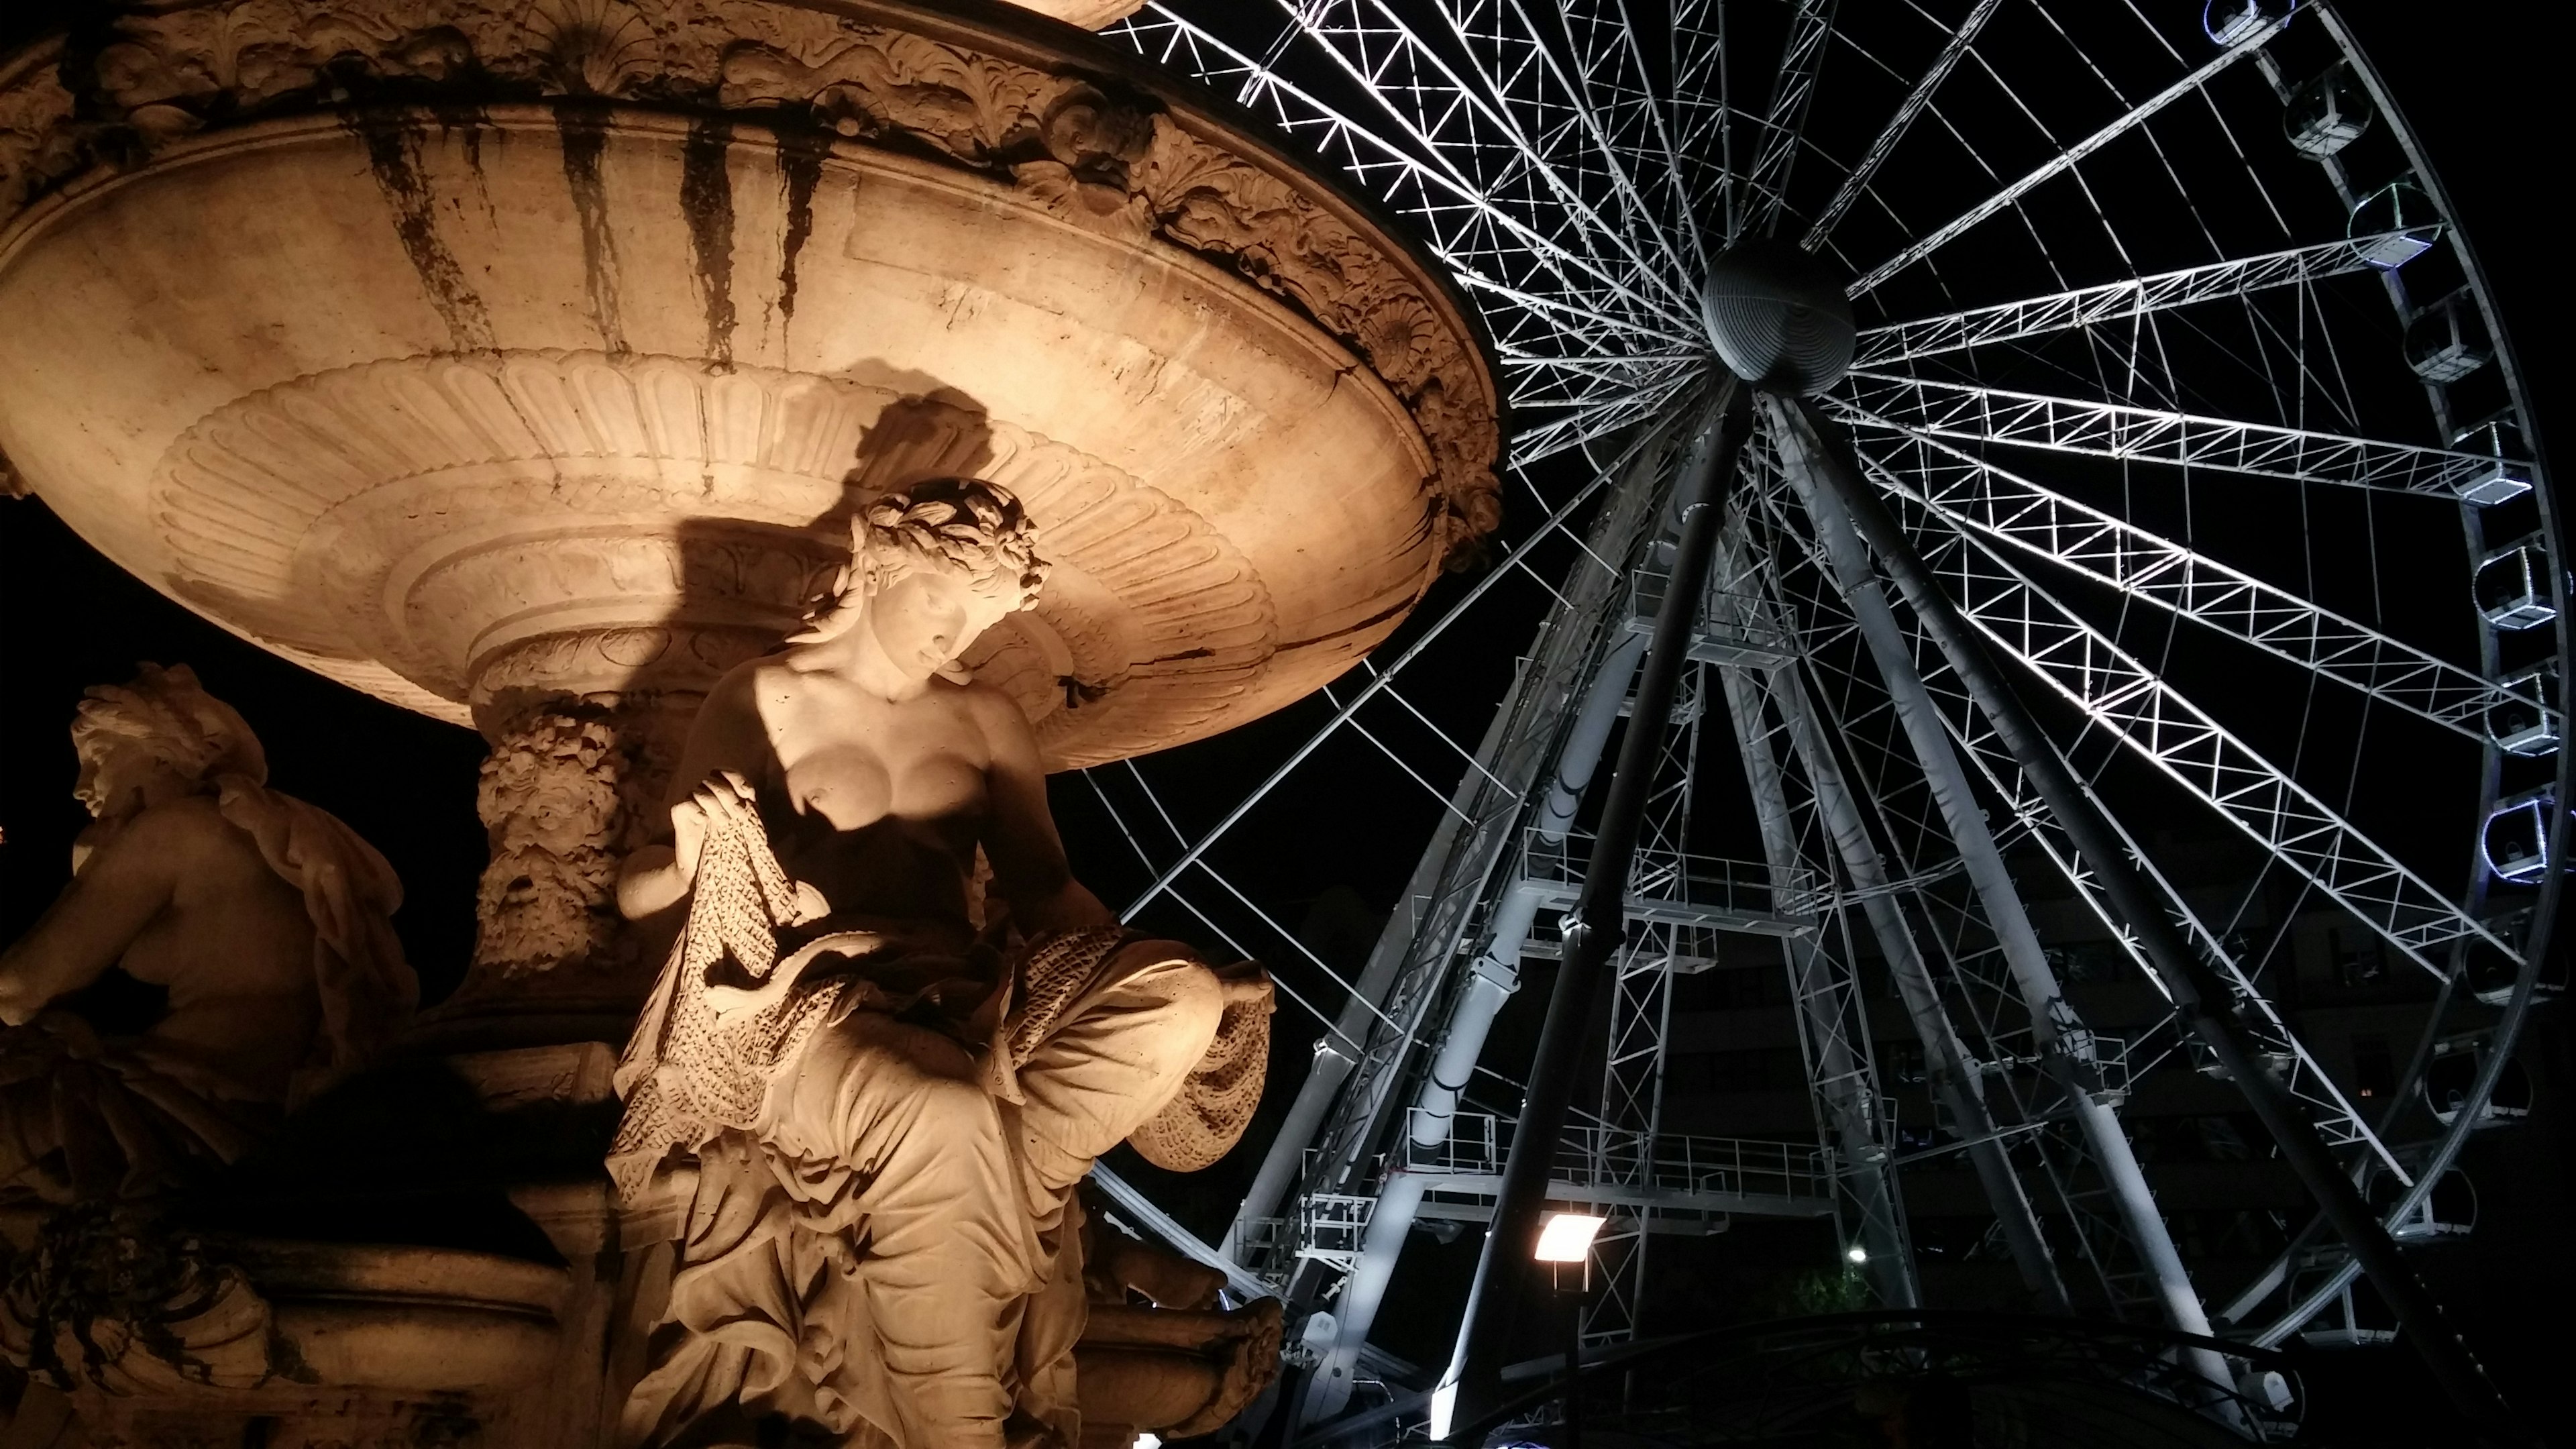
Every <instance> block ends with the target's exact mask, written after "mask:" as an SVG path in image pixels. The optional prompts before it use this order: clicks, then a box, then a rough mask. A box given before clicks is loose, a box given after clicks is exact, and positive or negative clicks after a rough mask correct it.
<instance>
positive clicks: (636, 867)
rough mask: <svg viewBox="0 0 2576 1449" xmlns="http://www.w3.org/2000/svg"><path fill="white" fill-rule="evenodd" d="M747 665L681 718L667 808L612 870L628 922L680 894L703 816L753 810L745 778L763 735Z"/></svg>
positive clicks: (756, 765) (694, 863)
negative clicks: (683, 727) (684, 724)
mask: <svg viewBox="0 0 2576 1449" xmlns="http://www.w3.org/2000/svg"><path fill="white" fill-rule="evenodd" d="M750 668H751V666H748V665H746V666H744V667H743V668H741V669H738V670H736V671H735V672H734V673H732V674H730V675H727V676H726V677H725V678H724V679H723V680H722V681H721V682H719V683H718V684H717V685H716V687H715V688H714V689H712V690H710V691H708V693H707V698H706V702H705V703H704V704H702V705H700V706H699V707H698V716H697V718H696V719H694V720H692V721H690V723H689V742H688V744H687V745H686V746H685V747H683V748H682V750H681V751H680V765H679V768H678V769H676V770H674V771H672V772H671V804H670V809H669V811H668V812H667V813H666V814H664V815H663V816H662V817H661V818H659V819H657V820H656V821H655V822H654V828H653V835H652V838H651V840H650V841H649V842H648V843H646V844H644V845H641V846H638V847H637V848H636V849H635V851H634V852H633V853H632V854H629V855H628V856H627V857H626V860H625V862H624V864H623V865H621V866H620V867H619V869H618V876H617V909H618V913H619V914H621V915H623V916H625V917H626V919H628V920H630V921H640V920H642V919H644V918H645V917H647V916H650V915H654V914H656V913H658V912H661V911H665V910H668V909H670V908H671V907H672V906H674V905H676V904H678V903H679V902H681V901H683V900H685V899H687V898H688V894H689V889H690V887H691V886H692V885H693V884H695V882H696V880H697V874H698V847H699V845H700V844H701V843H702V842H703V841H704V840H705V838H706V825H707V821H708V819H709V817H710V816H713V815H716V814H719V813H731V812H733V811H735V810H740V811H743V812H746V813H756V812H754V806H753V804H752V801H751V786H750V784H749V782H750V781H751V780H753V779H755V778H757V776H758V773H759V771H760V769H761V767H762V765H763V763H764V760H765V757H766V755H767V752H768V741H767V739H766V737H765V736H764V734H763V733H762V731H761V727H760V716H759V713H758V711H757V710H756V709H755V708H754V707H753V703H752V698H751V684H750V680H751V674H750Z"/></svg>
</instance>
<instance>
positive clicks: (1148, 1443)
mask: <svg viewBox="0 0 2576 1449" xmlns="http://www.w3.org/2000/svg"><path fill="white" fill-rule="evenodd" d="M1135 1449H1163V1436H1162V1435H1160V1434H1139V1435H1137V1436H1136V1444H1135Z"/></svg>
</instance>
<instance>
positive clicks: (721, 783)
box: [671, 770, 760, 890]
mask: <svg viewBox="0 0 2576 1449" xmlns="http://www.w3.org/2000/svg"><path fill="white" fill-rule="evenodd" d="M740 821H748V822H749V823H751V824H752V825H754V826H757V825H758V824H759V823H760V812H759V806H758V805H757V803H756V797H755V796H754V795H753V793H752V789H751V784H750V782H749V781H746V780H745V779H743V777H742V776H740V775H738V774H736V773H734V772H733V771H731V770H718V771H717V772H716V773H714V774H712V775H709V776H708V777H707V778H706V781H705V783H703V784H701V785H699V786H698V788H697V789H696V790H694V791H692V792H690V794H689V798H688V799H686V800H683V801H681V802H680V803H679V804H677V805H674V806H672V807H671V865H672V867H673V868H674V869H676V870H677V871H679V873H680V887H681V889H683V890H686V889H688V888H689V887H690V886H692V885H694V884H696V882H697V879H698V857H699V856H700V855H702V854H704V853H705V850H706V845H707V831H708V830H709V829H711V828H712V827H713V826H715V825H716V824H717V823H718V822H724V823H734V822H740Z"/></svg>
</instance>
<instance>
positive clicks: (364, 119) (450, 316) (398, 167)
mask: <svg viewBox="0 0 2576 1449" xmlns="http://www.w3.org/2000/svg"><path fill="white" fill-rule="evenodd" d="M343 124H344V125H346V126H348V127H349V129H351V130H352V131H354V132H356V133H357V136H358V138H359V139H360V140H361V141H363V142H364V143H365V144H366V147H367V169H368V170H369V171H371V172H373V173H374V175H375V178H376V189H377V190H379V191H381V192H383V193H384V197H385V203H386V204H387V205H388V206H390V207H392V208H393V214H394V235H395V236H396V237H398V238H399V239H400V240H401V242H402V248H403V254H404V255H405V256H407V257H409V258H410V259H411V268H412V271H413V272H415V273H417V274H418V275H419V277H420V285H421V289H422V290H423V291H424V292H426V293H428V295H429V305H430V306H431V307H433V308H435V309H436V310H437V312H438V317H439V320H440V321H441V322H444V323H445V324H447V335H448V338H449V340H450V341H451V342H453V343H454V344H455V348H456V350H457V351H459V352H490V351H492V350H493V344H492V316H491V313H490V311H489V310H488V309H487V308H486V307H485V306H484V305H483V298H482V297H481V295H479V294H478V293H476V292H475V290H474V288H473V287H472V285H471V284H469V283H468V282H467V281H466V280H465V269H464V268H463V267H462V266H459V265H458V264H457V261H456V254H455V253H454V252H451V251H449V250H448V249H447V243H446V241H445V240H444V239H443V238H441V237H440V236H439V234H438V197H437V196H436V195H435V194H434V193H433V192H432V191H431V190H430V187H429V183H428V182H427V181H426V180H425V179H423V177H422V176H421V166H420V140H421V137H420V131H419V128H418V127H417V126H415V125H413V124H411V123H410V122H408V121H406V120H405V119H404V118H403V116H402V115H401V114H400V113H398V112H394V111H389V110H364V111H358V112H355V113H352V114H350V115H349V116H348V117H347V118H346V119H345V120H344V121H343Z"/></svg>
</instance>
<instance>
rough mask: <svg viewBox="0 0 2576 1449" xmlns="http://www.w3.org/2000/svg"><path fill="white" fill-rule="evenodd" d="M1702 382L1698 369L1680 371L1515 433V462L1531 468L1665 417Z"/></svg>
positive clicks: (1513, 448) (1513, 446)
mask: <svg viewBox="0 0 2576 1449" xmlns="http://www.w3.org/2000/svg"><path fill="white" fill-rule="evenodd" d="M1698 381H1699V377H1698V371H1697V369H1691V370H1688V371H1678V372H1676V373H1675V374H1674V375H1673V376H1671V377H1669V378H1667V379H1665V380H1663V381H1661V382H1658V383H1656V384H1654V385H1652V386H1650V387H1645V388H1640V389H1638V390H1636V391H1634V392H1630V393H1626V394H1623V395H1621V396H1618V397H1615V398H1611V399H1608V400H1605V401H1601V402H1595V403H1590V404H1586V405H1584V406H1582V407H1579V408H1577V409H1575V410H1574V411H1572V412H1568V413H1565V414H1563V415H1560V416H1558V417H1554V418H1550V419H1548V420H1547V421H1545V422H1542V423H1539V424H1537V425H1535V426H1533V427H1530V428H1527V429H1524V430H1523V431H1520V432H1517V433H1514V434H1513V435H1512V439H1511V454H1512V461H1513V462H1514V463H1515V464H1516V465H1518V466H1521V467H1527V466H1528V465H1530V464H1532V463H1535V462H1537V461H1538V460H1539V459H1541V458H1546V457H1550V456H1553V455H1554V454H1557V453H1562V452H1564V451H1566V450H1567V449H1569V448H1579V447H1583V446H1585V445H1587V444H1590V443H1595V442H1598V441H1600V440H1602V439H1604V438H1608V437H1610V436H1612V435H1614V434H1616V433H1619V432H1620V431H1622V430H1624V429H1627V428H1632V427H1634V426H1636V425H1637V424H1639V423H1642V422H1644V421H1646V420H1647V419H1649V418H1654V417H1658V416H1661V415H1662V414H1664V413H1665V412H1667V411H1668V410H1669V409H1670V408H1671V406H1672V403H1673V401H1674V399H1676V398H1678V397H1680V396H1681V395H1682V394H1683V393H1684V392H1686V391H1688V390H1689V389H1690V388H1692V387H1694V386H1696V385H1697V384H1698Z"/></svg>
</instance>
